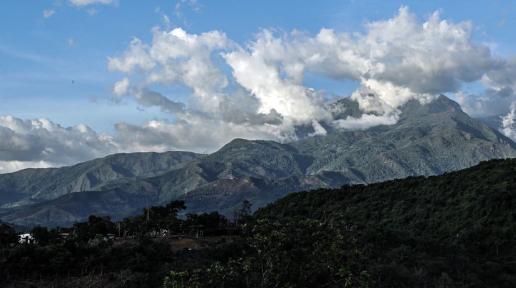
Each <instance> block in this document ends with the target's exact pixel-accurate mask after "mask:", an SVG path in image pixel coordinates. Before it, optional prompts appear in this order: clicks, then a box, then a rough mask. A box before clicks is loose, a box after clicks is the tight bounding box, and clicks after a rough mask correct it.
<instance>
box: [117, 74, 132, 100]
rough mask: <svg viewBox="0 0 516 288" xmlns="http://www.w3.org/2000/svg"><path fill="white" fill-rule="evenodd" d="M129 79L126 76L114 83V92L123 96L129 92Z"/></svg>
mask: <svg viewBox="0 0 516 288" xmlns="http://www.w3.org/2000/svg"><path fill="white" fill-rule="evenodd" d="M129 85H130V83H129V79H127V78H124V79H122V80H120V81H118V82H116V83H115V85H113V94H115V95H116V96H123V95H125V94H127V93H128V92H129Z"/></svg>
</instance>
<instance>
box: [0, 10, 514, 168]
mask: <svg viewBox="0 0 516 288" xmlns="http://www.w3.org/2000/svg"><path fill="white" fill-rule="evenodd" d="M0 7H1V9H0V173H4V172H9V171H15V170H18V169H22V168H27V167H50V166H62V165H69V164H74V163H77V162H80V161H85V160H89V159H92V158H96V157H102V156H105V155H107V154H111V153H117V152H135V151H166V150H190V151H195V152H212V151H215V150H217V149H218V148H220V147H221V146H222V145H224V144H225V143H227V142H229V141H231V140H232V139H234V138H237V137H239V138H248V139H267V140H275V141H283V142H288V141H292V140H295V139H297V137H298V135H296V133H295V127H298V125H307V126H311V127H312V129H313V133H312V135H319V134H325V133H326V132H327V131H326V130H325V129H324V128H323V126H321V125H320V123H322V122H324V123H327V124H329V125H332V126H334V127H336V128H339V129H366V128H368V127H371V126H374V125H380V124H386V125H389V124H393V123H396V121H397V119H399V113H401V112H400V110H399V109H398V108H399V107H401V106H402V105H403V104H404V103H406V102H407V101H409V100H412V99H415V100H419V101H420V102H422V103H427V102H428V101H431V100H432V99H434V97H435V96H437V95H439V94H445V95H447V96H449V97H451V98H452V99H454V100H456V101H457V102H458V103H459V104H460V105H461V106H462V108H463V109H464V110H465V111H466V112H467V113H469V114H471V115H472V116H476V117H480V116H482V117H484V116H493V115H494V116H496V117H500V118H499V119H500V120H503V121H500V123H501V124H500V125H501V126H500V129H499V130H500V131H501V132H502V133H504V134H505V135H507V136H508V137H511V138H513V139H516V92H515V91H516V57H515V56H516V53H515V52H516V33H514V32H513V27H516V1H501V0H498V1H492V0H490V1H488V0H485V1H484V0H478V1H440V0H438V1H421V0H420V1H397V0H389V1H363V0H361V1H358V0H348V1H343V0H341V1H336V0H329V1H287V0H282V1H270V0H261V1H236V0H231V1H229V0H227V1H226V0H212V1H208V0H146V1H138V0H38V1H27V0H4V1H2V3H1V4H0ZM348 96H350V97H351V98H352V99H353V100H354V101H357V102H358V103H359V107H360V109H361V110H362V111H363V113H364V115H365V117H360V118H357V119H333V116H332V114H331V111H330V109H329V108H328V106H327V105H326V104H327V103H328V101H331V100H333V99H335V98H336V97H348Z"/></svg>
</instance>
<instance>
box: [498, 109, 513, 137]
mask: <svg viewBox="0 0 516 288" xmlns="http://www.w3.org/2000/svg"><path fill="white" fill-rule="evenodd" d="M510 107H511V108H510V111H509V113H508V114H507V115H505V116H504V117H503V118H502V127H501V132H502V133H503V134H505V136H507V137H509V138H511V139H512V140H514V141H516V102H513V103H512V104H511V106H510Z"/></svg>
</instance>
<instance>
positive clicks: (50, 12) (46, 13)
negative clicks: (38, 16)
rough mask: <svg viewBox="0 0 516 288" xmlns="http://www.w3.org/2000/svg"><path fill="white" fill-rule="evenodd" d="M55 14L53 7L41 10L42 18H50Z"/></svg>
mask: <svg viewBox="0 0 516 288" xmlns="http://www.w3.org/2000/svg"><path fill="white" fill-rule="evenodd" d="M54 14H56V10H54V9H45V10H43V17H44V18H50V17H52V16H54Z"/></svg>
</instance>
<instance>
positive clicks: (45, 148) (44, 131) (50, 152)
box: [0, 116, 118, 170]
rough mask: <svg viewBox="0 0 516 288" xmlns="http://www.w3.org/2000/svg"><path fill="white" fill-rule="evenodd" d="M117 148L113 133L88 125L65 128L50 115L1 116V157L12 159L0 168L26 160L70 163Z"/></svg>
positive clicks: (50, 163) (47, 164) (58, 163)
mask: <svg viewBox="0 0 516 288" xmlns="http://www.w3.org/2000/svg"><path fill="white" fill-rule="evenodd" d="M117 150H118V148H117V146H116V144H115V143H114V142H113V139H112V137H111V136H108V135H103V134H97V133H96V132H94V131H93V130H91V129H90V128H89V127H87V126H86V125H82V124H81V125H77V126H73V127H68V128H64V127H62V126H60V125H58V124H56V123H53V122H51V121H49V120H47V119H33V120H22V119H19V118H15V117H12V116H0V161H1V162H2V163H7V162H12V163H11V164H9V165H2V167H1V168H0V170H6V169H8V167H11V168H12V167H22V166H24V164H23V163H39V164H37V165H38V166H59V165H63V164H71V163H76V162H79V161H84V160H88V159H92V158H94V157H99V156H104V155H106V154H109V153H113V152H116V151H117ZM22 162H23V163H22ZM11 168H9V169H11Z"/></svg>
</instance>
